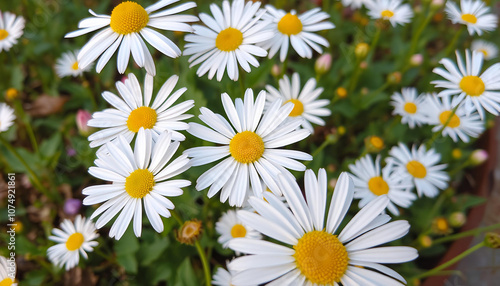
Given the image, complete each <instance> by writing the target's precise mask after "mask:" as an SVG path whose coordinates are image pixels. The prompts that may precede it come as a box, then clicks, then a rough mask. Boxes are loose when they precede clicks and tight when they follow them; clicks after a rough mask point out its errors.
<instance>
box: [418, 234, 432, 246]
mask: <svg viewBox="0 0 500 286" xmlns="http://www.w3.org/2000/svg"><path fill="white" fill-rule="evenodd" d="M418 241H419V242H420V245H421V246H422V247H424V248H428V247H431V246H432V238H431V237H430V236H428V235H423V236H421V237H419V239H418Z"/></svg>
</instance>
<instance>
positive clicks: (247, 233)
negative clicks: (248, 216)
mask: <svg viewBox="0 0 500 286" xmlns="http://www.w3.org/2000/svg"><path fill="white" fill-rule="evenodd" d="M215 230H216V231H217V233H218V234H219V235H220V237H219V239H217V242H219V243H220V244H222V246H223V247H224V248H227V244H228V243H229V241H230V240H231V239H233V238H237V237H246V238H253V239H260V238H261V235H260V232H258V231H255V230H254V229H252V228H251V227H248V226H246V225H245V224H244V223H243V222H241V220H240V219H238V217H237V216H236V211H233V210H228V211H227V212H226V213H225V214H223V215H222V216H221V217H220V219H219V221H218V222H217V223H216V224H215Z"/></svg>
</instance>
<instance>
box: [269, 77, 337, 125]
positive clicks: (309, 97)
mask: <svg viewBox="0 0 500 286" xmlns="http://www.w3.org/2000/svg"><path fill="white" fill-rule="evenodd" d="M279 86H280V90H279V91H278V90H277V89H276V88H274V87H272V86H271V85H266V89H267V91H268V92H269V95H268V96H267V102H266V107H267V108H268V107H269V106H271V105H272V103H273V102H274V101H275V100H276V99H281V100H282V101H283V104H286V103H288V102H291V103H293V104H294V106H293V109H292V112H290V115H288V116H289V118H295V117H297V118H303V119H304V121H303V123H302V127H304V128H306V129H307V130H309V131H310V132H311V133H313V132H314V128H313V126H312V125H311V123H314V124H318V125H321V126H323V125H325V121H324V120H323V119H321V118H320V117H319V116H329V115H330V114H331V111H330V109H327V108H325V106H326V105H328V104H329V103H330V101H329V100H328V99H318V97H319V96H320V95H321V93H322V92H323V88H321V87H320V88H316V80H315V79H314V78H311V79H309V80H308V81H307V82H306V84H305V85H304V88H303V89H302V91H301V90H300V78H299V74H298V73H294V74H293V76H292V82H290V79H289V78H288V76H286V75H285V76H284V77H283V78H282V79H280V81H279ZM266 112H267V109H266Z"/></svg>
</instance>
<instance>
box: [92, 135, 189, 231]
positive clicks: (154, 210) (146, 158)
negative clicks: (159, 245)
mask: <svg viewBox="0 0 500 286" xmlns="http://www.w3.org/2000/svg"><path fill="white" fill-rule="evenodd" d="M151 137H152V136H151V132H149V131H148V130H144V128H141V129H140V130H139V134H138V136H137V139H136V142H135V146H134V150H132V148H131V147H130V145H129V143H128V142H127V140H126V139H125V138H124V137H123V136H121V135H120V136H119V137H118V138H117V140H115V141H111V142H108V143H106V147H107V150H108V151H109V153H107V152H98V153H97V159H96V160H95V165H96V167H90V168H89V173H90V174H91V175H92V176H94V177H96V178H99V179H101V180H106V181H111V182H113V184H104V185H98V186H91V187H87V188H85V189H83V191H82V193H83V194H84V195H87V196H88V197H86V198H85V199H84V200H83V204H84V205H94V204H99V203H102V202H105V203H104V204H102V205H101V206H100V207H99V208H97V210H96V211H95V212H94V213H93V214H92V216H91V217H90V218H91V219H93V218H94V217H96V216H98V215H100V214H102V215H101V216H100V217H99V219H98V220H97V222H96V227H97V228H101V227H103V226H104V225H105V224H107V223H108V222H109V221H110V220H111V219H112V218H113V217H114V216H116V215H117V214H118V212H120V211H121V213H120V215H118V218H117V219H116V220H115V222H114V223H113V226H112V227H111V229H110V231H109V236H110V237H115V238H116V239H117V240H118V239H120V238H121V237H122V235H123V233H124V232H125V230H126V229H127V227H128V225H129V224H130V221H131V220H132V217H133V220H134V223H133V225H134V233H135V235H136V236H137V237H139V236H141V230H142V204H143V203H144V209H145V211H146V215H147V217H148V219H149V221H150V222H151V225H152V226H153V228H154V229H155V230H156V231H157V232H162V231H163V222H162V220H161V218H160V215H161V216H163V217H166V218H168V217H170V212H169V211H168V210H169V209H174V204H173V203H172V202H171V201H170V200H169V199H167V198H166V197H176V196H180V195H182V189H181V188H183V187H187V186H189V185H191V182H189V181H187V180H169V179H170V178H172V177H174V176H176V175H178V174H181V173H183V172H184V171H186V170H187V169H189V167H190V165H189V159H188V158H187V156H186V155H182V156H179V157H178V158H177V159H175V160H173V161H172V162H171V163H170V164H168V165H167V163H168V161H169V160H170V159H171V158H172V156H173V155H174V153H175V152H176V151H177V149H178V148H179V144H180V143H179V142H172V141H171V133H170V132H163V133H162V134H161V135H160V136H159V137H158V140H157V141H156V143H153V140H152V138H151Z"/></svg>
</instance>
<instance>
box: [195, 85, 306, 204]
mask: <svg viewBox="0 0 500 286" xmlns="http://www.w3.org/2000/svg"><path fill="white" fill-rule="evenodd" d="M221 98H222V104H223V106H224V110H225V112H226V114H227V117H228V118H229V122H231V124H230V123H229V122H228V121H227V120H226V119H225V118H224V117H222V116H221V115H219V114H215V113H213V112H212V111H211V110H209V109H207V108H204V107H202V108H201V109H200V112H201V115H200V119H201V120H202V121H203V122H204V123H205V124H207V125H208V126H209V127H205V126H203V125H200V124H198V123H189V129H188V132H189V133H191V134H192V135H194V136H196V137H198V138H201V139H203V140H206V141H210V142H214V143H217V144H221V145H222V146H217V147H214V146H206V147H205V146H204V147H195V148H191V149H188V150H186V151H185V153H186V154H188V155H189V157H192V158H193V159H192V160H191V163H192V165H193V166H200V165H205V164H208V163H211V162H214V161H217V160H220V159H223V158H225V159H224V160H223V161H222V162H220V163H218V164H217V165H216V166H214V167H212V168H211V169H210V170H208V171H206V172H205V173H204V174H202V175H201V176H200V177H199V178H198V180H197V181H196V182H197V184H196V189H197V190H203V189H205V188H207V187H210V189H209V191H208V197H210V198H211V197H213V196H214V195H215V194H217V193H218V192H219V191H220V190H221V189H222V192H221V197H220V200H221V202H225V201H226V200H227V199H228V198H229V204H230V205H231V206H235V205H236V206H238V207H241V206H242V205H243V202H244V200H245V197H246V195H247V192H248V190H249V186H250V184H251V187H252V188H251V189H252V190H253V192H254V195H255V196H257V197H262V192H263V191H264V190H263V185H262V181H261V179H262V180H263V181H264V183H265V185H266V186H268V187H269V189H270V190H271V191H272V192H274V193H276V194H278V195H280V194H281V191H280V190H279V188H278V185H277V183H276V180H277V175H278V173H280V172H281V173H282V172H289V171H287V170H286V169H285V168H288V169H292V170H296V171H304V170H305V166H304V164H302V163H300V162H298V161H296V160H312V156H311V155H309V154H307V153H304V152H300V151H296V150H285V149H279V148H281V147H283V146H285V145H289V144H292V143H295V142H298V141H300V140H302V139H304V138H306V137H307V136H309V135H310V132H309V131H308V130H305V129H299V130H298V129H297V128H298V127H299V126H300V125H301V124H302V120H303V119H301V118H295V119H293V120H290V121H288V122H287V123H285V124H282V123H283V122H284V121H285V120H286V119H287V117H288V114H290V112H291V111H292V109H293V104H292V103H287V104H285V105H283V104H282V101H281V99H278V100H276V101H275V102H274V103H273V104H272V105H271V106H270V107H269V109H268V110H267V112H266V113H265V114H264V115H263V112H262V111H263V109H264V105H265V102H266V92H265V91H261V92H260V93H259V95H258V96H257V99H256V100H255V102H254V97H253V91H252V90H251V89H247V90H246V92H245V100H244V101H243V100H241V98H237V99H236V102H235V103H236V106H235V104H233V102H232V101H231V98H230V97H229V95H228V94H227V93H223V94H222V95H221ZM282 105H283V106H282ZM226 157H227V158H226Z"/></svg>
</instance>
